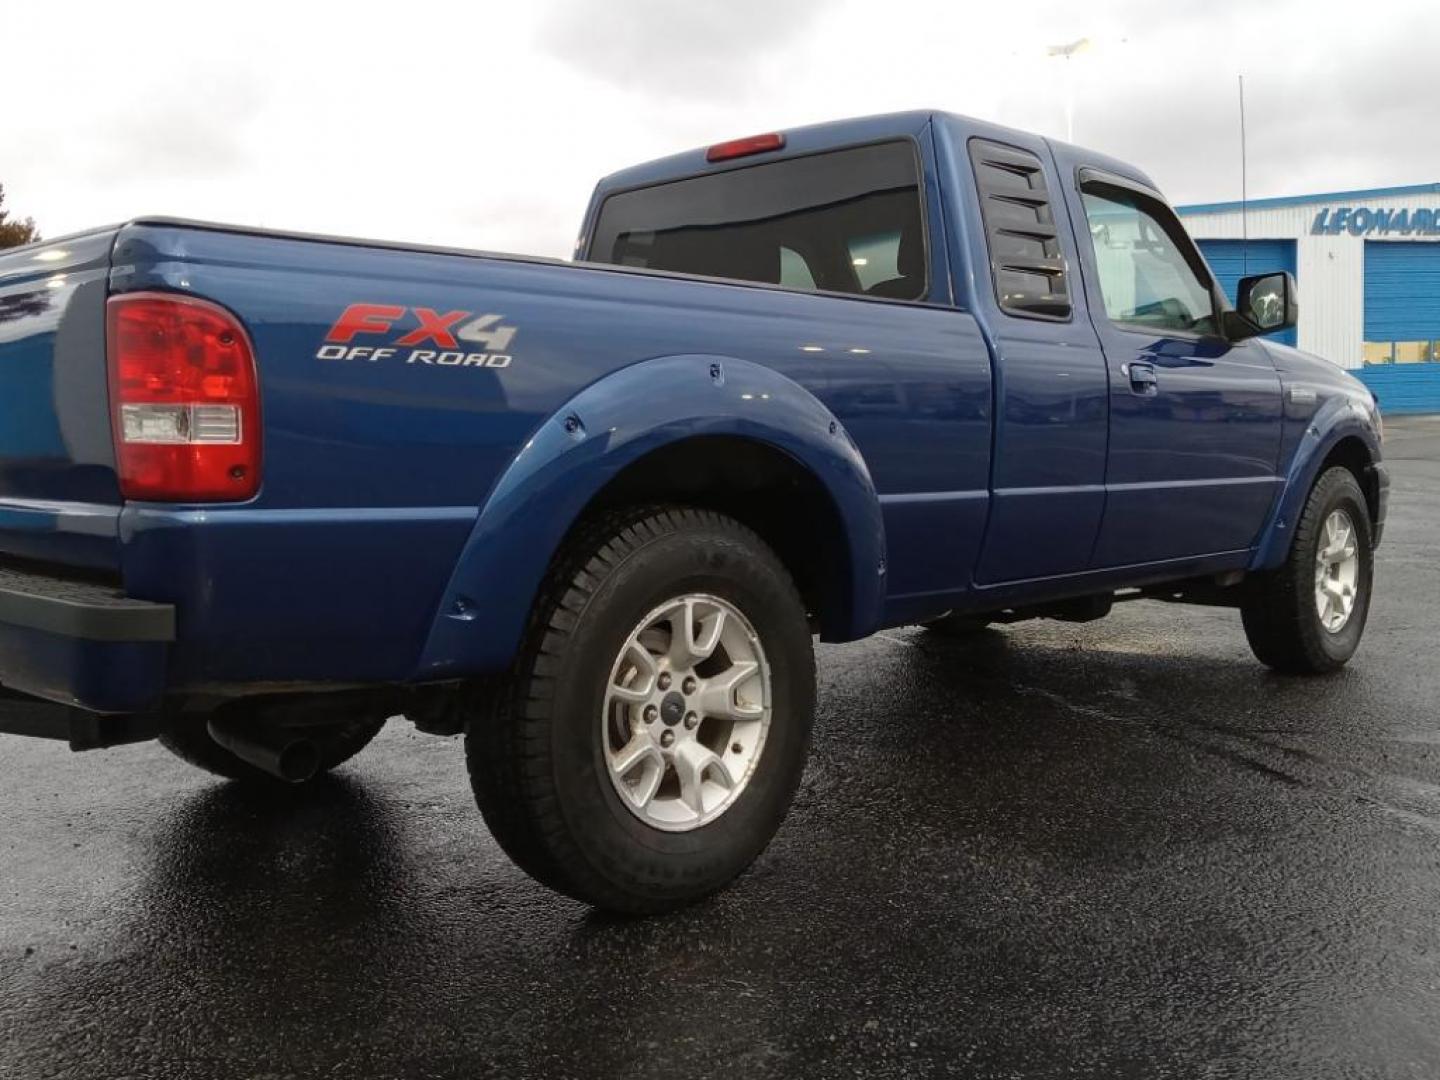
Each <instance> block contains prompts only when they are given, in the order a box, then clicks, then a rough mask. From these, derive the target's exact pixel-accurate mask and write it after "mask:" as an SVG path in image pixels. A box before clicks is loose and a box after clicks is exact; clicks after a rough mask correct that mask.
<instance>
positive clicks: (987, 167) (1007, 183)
mask: <svg viewBox="0 0 1440 1080" xmlns="http://www.w3.org/2000/svg"><path fill="white" fill-rule="evenodd" d="M970 163H971V164H972V165H973V166H974V169H975V185H976V187H977V188H978V189H979V194H980V214H981V217H982V219H983V220H984V222H985V240H986V243H987V245H988V247H989V251H990V273H991V277H992V278H993V279H994V281H995V299H996V300H997V301H998V302H999V304H1000V307H1001V308H1002V309H1003V310H1005V311H1007V312H1009V313H1010V314H1012V315H1019V316H1022V317H1024V318H1030V319H1051V320H1063V319H1068V318H1069V317H1070V312H1071V305H1070V291H1069V287H1068V283H1067V280H1066V271H1065V256H1064V254H1063V253H1062V252H1061V249H1060V237H1059V234H1058V233H1057V231H1056V226H1055V214H1054V212H1053V210H1052V207H1051V204H1050V193H1049V192H1048V191H1047V190H1046V187H1045V170H1044V168H1043V167H1042V166H1041V164H1040V159H1039V158H1037V157H1036V156H1035V155H1034V154H1032V153H1029V152H1028V151H1025V150H1019V149H1017V148H1015V147H1013V146H1005V145H1004V144H1002V143H996V142H990V141H988V140H986V139H971V140H970Z"/></svg>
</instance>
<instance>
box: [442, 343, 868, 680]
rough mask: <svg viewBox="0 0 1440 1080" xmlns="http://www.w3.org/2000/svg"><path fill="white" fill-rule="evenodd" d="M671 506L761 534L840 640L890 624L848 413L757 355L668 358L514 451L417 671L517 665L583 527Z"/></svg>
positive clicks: (604, 385) (596, 393)
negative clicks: (647, 507) (600, 516)
mask: <svg viewBox="0 0 1440 1080" xmlns="http://www.w3.org/2000/svg"><path fill="white" fill-rule="evenodd" d="M660 500H669V501H676V502H683V503H688V504H690V505H697V506H705V507H708V508H711V509H716V510H721V511H723V512H726V513H730V514H732V515H733V516H735V517H736V518H738V519H739V520H741V521H742V522H744V523H745V524H747V525H749V526H750V527H751V528H753V529H755V531H756V532H758V533H759V534H760V535H761V536H762V538H764V539H765V540H766V541H767V542H768V543H770V544H771V546H772V547H774V548H775V549H776V551H777V553H778V554H779V555H780V557H781V559H782V561H784V562H785V563H786V565H787V567H788V568H789V569H790V570H791V572H792V574H794V575H795V577H796V580H797V584H799V585H800V587H801V591H802V596H804V597H805V599H806V602H807V605H813V610H814V612H815V614H816V615H817V617H818V619H819V621H820V625H821V631H822V634H823V636H824V637H826V638H827V639H829V640H848V639H851V638H855V637H861V636H864V635H865V634H866V633H869V632H870V631H871V630H872V629H873V628H874V627H875V625H876V624H877V623H878V621H879V616H880V608H881V603H882V598H883V582H884V579H883V565H884V523H883V519H882V518H881V512H880V504H879V499H878V497H877V495H876V493H875V489H874V485H873V483H872V481H871V479H870V475H869V471H868V469H867V468H866V465H865V462H864V460H863V458H862V457H861V455H860V452H859V450H858V448H857V447H856V446H855V444H854V442H853V441H852V440H851V439H850V437H849V435H848V434H847V433H846V431H845V429H844V427H843V426H842V425H841V424H840V422H839V420H838V419H837V418H836V417H835V416H834V415H833V414H832V413H831V412H830V411H829V410H828V409H827V408H826V407H825V406H824V405H823V404H822V403H821V402H820V401H819V400H818V399H817V398H815V396H814V395H813V394H811V393H810V392H809V391H808V390H806V389H805V388H804V387H801V386H800V385H799V384H797V383H795V382H794V381H793V380H790V379H788V378H786V377H785V376H783V375H781V374H780V373H779V372H776V371H774V370H772V369H769V368H765V367H762V366H760V365H758V364H755V363H752V362H749V361H744V360H738V359H735V358H733V357H723V356H708V355H693V354H692V355H684V356H670V357H660V358H656V359H653V360H647V361H643V362H641V363H638V364H635V365H632V366H630V367H627V368H624V369H622V370H621V371H618V372H616V373H614V374H612V375H610V376H607V377H606V378H604V379H602V380H600V381H599V382H597V383H594V384H592V385H591V386H589V387H587V388H586V389H585V390H583V391H581V393H579V394H578V395H576V396H575V397H574V398H572V399H571V400H570V401H569V402H567V403H566V404H565V405H564V406H562V407H561V408H560V409H558V410H557V411H556V412H555V413H554V414H553V415H552V416H551V417H550V418H549V419H547V420H546V421H545V422H544V423H543V424H542V425H541V426H540V427H539V428H538V429H537V430H536V431H535V433H534V434H533V435H532V436H531V438H530V439H529V440H528V441H527V442H526V443H525V445H524V447H523V448H522V449H521V450H520V452H519V453H517V455H516V457H515V459H514V460H513V461H512V462H511V464H510V466H509V467H508V468H507V469H506V471H505V472H504V474H503V475H502V476H501V478H500V480H499V481H498V482H497V483H496V486H495V488H494V490H493V491H492V492H491V494H490V496H489V498H488V499H487V501H486V503H485V505H484V506H483V507H482V509H481V512H480V515H479V518H478V520H477V521H476V524H475V526H474V528H473V530H472V532H471V535H470V538H469V540H468V541H467V543H466V545H465V547H464V549H463V551H462V553H461V556H460V558H459V560H458V561H457V564H456V567H455V569H454V571H453V572H452V575H451V578H450V582H449V584H448V585H447V587H446V589H445V592H444V594H443V595H442V596H441V598H440V602H439V604H438V606H437V608H436V610H435V613H434V616H433V619H432V621H431V627H430V631H429V634H428V636H427V640H426V643H425V647H424V650H423V652H422V654H421V657H420V660H419V664H418V666H417V671H416V677H417V678H418V679H435V678H445V677H454V676H459V675H468V674H479V673H484V672H489V671H496V670H500V669H502V668H504V667H505V666H506V665H508V664H509V662H510V660H511V658H512V657H513V655H514V653H515V650H516V649H517V648H518V646H519V644H520V641H521V639H522V636H523V633H524V630H525V626H526V623H527V620H528V618H529V615H530V611H531V608H532V607H533V605H534V602H535V598H536V596H537V595H538V593H539V589H540V586H541V584H542V582H543V581H544V578H545V575H546V573H548V571H549V568H550V566H551V564H552V562H553V560H554V558H555V556H556V554H557V552H559V551H560V550H561V548H562V546H563V544H564V543H565V540H566V538H567V537H569V536H570V535H572V533H573V531H574V529H575V528H576V527H577V526H578V525H579V524H580V523H581V522H583V521H585V520H586V519H587V518H588V516H589V515H590V514H592V513H594V512H597V511H600V510H604V509H608V508H612V507H615V506H619V505H624V504H625V503H627V502H633V503H639V502H656V501H660ZM816 552H818V554H819V556H820V557H819V558H818V559H809V558H807V555H810V554H814V553H816Z"/></svg>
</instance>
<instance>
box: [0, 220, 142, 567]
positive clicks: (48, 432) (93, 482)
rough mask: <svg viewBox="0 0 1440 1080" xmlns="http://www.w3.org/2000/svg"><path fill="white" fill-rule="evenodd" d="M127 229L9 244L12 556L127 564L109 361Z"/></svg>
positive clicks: (4, 507)
mask: <svg viewBox="0 0 1440 1080" xmlns="http://www.w3.org/2000/svg"><path fill="white" fill-rule="evenodd" d="M116 231H117V230H115V229H113V228H111V229H104V230H99V231H96V232H91V233H86V234H83V235H79V236H73V237H66V238H65V239H62V240H55V241H51V242H49V243H43V244H36V245H32V246H29V247H24V248H16V249H14V250H11V251H3V252H0V564H3V562H4V561H5V560H6V558H7V557H9V558H15V557H20V558H23V559H27V560H39V561H42V562H45V563H50V564H61V565H69V566H82V567H89V568H92V569H100V570H115V569H116V568H117V567H118V565H119V548H118V543H117V525H118V521H119V513H120V501H121V500H120V490H119V486H118V484H117V482H116V479H115V467H114V465H115V458H114V448H113V445H112V442H111V435H110V407H109V389H108V383H107V376H106V368H105V296H106V290H107V281H106V278H107V274H108V271H109V264H110V249H111V245H112V242H113V240H114V237H115V233H116Z"/></svg>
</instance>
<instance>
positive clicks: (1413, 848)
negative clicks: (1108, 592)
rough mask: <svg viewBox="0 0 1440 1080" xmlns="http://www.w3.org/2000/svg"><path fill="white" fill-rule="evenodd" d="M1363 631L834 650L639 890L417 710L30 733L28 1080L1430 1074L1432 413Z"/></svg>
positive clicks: (1179, 629) (16, 981)
mask: <svg viewBox="0 0 1440 1080" xmlns="http://www.w3.org/2000/svg"><path fill="white" fill-rule="evenodd" d="M1387 452H1388V455H1389V457H1390V460H1391V463H1392V469H1393V475H1394V488H1393V495H1392V510H1391V518H1390V522H1391V523H1390V525H1389V529H1388V532H1387V535H1386V541H1385V544H1384V546H1383V547H1382V548H1381V555H1380V563H1379V570H1378V577H1377V595H1376V599H1375V603H1374V607H1373V609H1372V614H1371V621H1370V626H1369V630H1368V632H1367V634H1366V638H1365V642H1364V645H1363V646H1362V649H1361V652H1360V654H1359V655H1358V656H1357V658H1356V660H1355V661H1354V662H1353V663H1352V665H1351V666H1350V668H1349V669H1348V670H1346V671H1345V672H1344V673H1342V674H1340V675H1338V676H1336V677H1333V678H1328V679H1321V680H1296V679H1287V678H1281V677H1277V676H1275V675H1271V674H1269V673H1268V672H1267V671H1266V670H1265V669H1264V668H1262V667H1260V666H1259V665H1258V664H1257V663H1255V662H1254V661H1253V660H1252V659H1251V658H1250V654H1249V652H1248V650H1247V648H1246V645H1245V641H1244V638H1243V636H1242V634H1241V630H1240V620H1239V616H1238V614H1236V613H1234V612H1230V611H1224V610H1217V609H1207V608H1180V607H1170V606H1164V605H1160V604H1153V603H1137V604H1128V605H1122V606H1121V607H1118V608H1117V609H1116V612H1115V614H1114V615H1113V616H1112V617H1111V618H1109V619H1107V620H1104V621H1102V622H1098V623H1093V624H1088V625H1081V626H1076V625H1066V624H1060V623H1051V622H1038V623H1028V624H1024V625H1021V626H1016V627H1013V628H1008V629H1004V630H1000V631H991V632H987V633H986V634H985V635H983V636H982V637H981V638H980V639H979V640H978V641H975V642H972V643H961V642H948V641H936V640H930V639H928V638H927V636H926V635H925V634H923V633H922V632H920V631H916V630H900V631H894V632H889V633H887V634H884V635H882V636H879V637H876V638H873V639H871V640H870V641H867V642H864V643H860V644H855V645H848V646H843V647H825V648H823V649H822V650H821V665H820V676H821V698H820V713H819V720H818V724H817V733H816V741H815V748H814V752H813V755H812V758H811V764H810V767H809V770H808V771H807V773H806V776H805V781H804V784H803V787H802V790H801V793H800V795H799V798H798V800H797V802H796V805H795V808H794V810H793V812H792V813H791V815H790V818H789V820H788V822H787V824H786V825H785V827H784V829H783V830H782V831H781V833H780V835H779V837H778V838H777V840H776V842H775V843H774V844H773V845H772V846H771V848H770V850H769V851H768V852H767V853H766V854H765V855H764V856H763V857H762V858H761V860H760V862H759V863H758V864H757V865H756V866H755V868H754V869H753V870H752V871H751V872H750V873H749V874H747V875H746V876H745V877H744V878H742V879H741V880H740V881H739V883H738V884H736V885H735V886H734V887H732V888H731V889H730V890H728V891H727V892H725V893H723V894H722V895H720V896H719V897H717V898H716V899H714V900H713V901H711V902H709V903H706V904H704V905H702V906H700V907H698V908H695V909H693V910H691V911H687V912H685V913H682V914H680V915H678V916H673V917H668V918H663V919H653V920H648V921H631V922H627V921H617V920H614V919H609V918H605V917H601V916H597V915H595V914H592V913H590V912H589V911H587V910H586V909H585V908H583V907H581V906H580V905H578V904H575V903H573V902H570V901H568V900H563V899H560V898H557V897H555V896H553V895H551V894H550V893H548V892H546V891H545V890H544V889H542V888H541V887H540V886H538V885H535V884H533V883H532V882H531V881H530V880H529V879H527V878H526V877H524V876H523V875H522V874H521V873H520V872H519V871H518V870H516V869H514V868H513V867H512V866H511V865H510V864H509V863H508V862H507V861H506V860H505V858H504V857H503V856H502V855H501V854H500V852H499V850H498V849H497V848H496V846H495V844H494V843H493V841H491V839H490V837H489V835H488V834H487V833H486V831H485V829H484V825H483V823H482V822H481V820H480V818H479V815H478V813H477V811H476V810H475V808H474V805H473V803H472V802H471V798H470V794H469V790H468V788H467V786H466V782H465V774H464V767H463V761H462V753H461V747H460V744H459V741H458V740H453V739H436V738H432V737H428V736H423V735H419V734H417V733H416V732H415V731H414V730H413V729H412V728H410V727H409V725H407V724H403V723H400V722H396V723H394V724H392V725H391V727H390V728H389V729H387V731H386V732H385V733H384V734H383V735H382V736H381V738H380V739H379V740H378V741H377V742H376V744H375V745H374V746H372V747H371V748H370V749H369V750H367V751H366V752H365V753H364V754H362V755H361V756H360V757H359V758H358V759H357V760H356V761H355V762H354V763H353V764H352V765H351V766H349V767H347V768H345V769H343V770H341V771H340V772H339V773H337V774H336V775H335V776H334V777H333V778H330V779H327V780H326V781H324V782H322V783H320V784H319V785H318V786H317V787H315V788H314V789H312V790H308V791H305V792H303V793H297V794H294V795H287V796H285V797H282V798H278V799H277V798H276V797H275V796H273V795H256V794H254V793H251V792H248V791H246V790H243V789H241V788H239V787H236V786H232V785H228V784H225V783H221V782H218V781H215V780H213V779H211V778H209V777H207V776H205V775H204V774H201V773H199V772H197V771H194V770H192V769H190V768H189V767H187V766H185V765H183V764H182V763H181V762H180V761H178V760H176V759H173V758H171V757H170V756H169V755H168V754H166V753H165V751H163V750H161V749H160V748H159V747H157V746H153V745H149V746H138V747H127V748H119V749H115V750H109V751H104V752H99V753H91V754H85V755H72V754H71V753H70V752H69V751H68V750H67V749H65V748H64V747H63V746H61V745H57V744H48V743H39V742H30V741H26V740H22V739H18V738H13V737H8V736H0V829H3V831H0V1077H5V1078H11V1077H15V1078H20V1077H24V1078H29V1077H104V1078H106V1080H119V1078H122V1077H165V1078H169V1077H196V1078H220V1077H247V1078H257V1077H292V1076H294V1077H312V1076H315V1077H322V1076H323V1077H405V1078H411V1077H414V1078H423V1077H487V1076H503V1077H507V1078H517V1080H518V1078H523V1077H622V1076H623V1077H632V1078H633V1077H665V1078H671V1077H676V1078H678V1077H708V1076H716V1077H720V1076H723V1077H727V1078H742V1080H743V1078H747V1077H772V1076H774V1077H792V1076H800V1075H816V1076H861V1077H888V1076H925V1075H945V1074H953V1075H962V1076H985V1077H992V1076H993V1077H1012V1076H1046V1077H1050V1076H1094V1077H1129V1076H1135V1077H1168V1076H1175V1077H1195V1076H1206V1077H1232V1076H1233V1077H1240V1076H1245V1077H1265V1078H1281V1077H1304V1078H1306V1080H1314V1078H1329V1077H1342V1076H1355V1077H1359V1076H1365V1077H1369V1076H1377V1077H1380V1076H1383V1077H1434V1076H1437V1075H1440V698H1437V690H1440V663H1437V654H1436V651H1435V642H1436V640H1437V637H1440V605H1437V603H1436V601H1437V599H1440V419H1437V420H1434V421H1429V420H1421V421H1410V422H1408V423H1401V422H1392V423H1391V425H1390V431H1389V442H1388V445H1387Z"/></svg>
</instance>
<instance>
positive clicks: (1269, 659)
mask: <svg viewBox="0 0 1440 1080" xmlns="http://www.w3.org/2000/svg"><path fill="white" fill-rule="evenodd" d="M1374 558H1375V555H1374V546H1373V543H1372V538H1371V530H1370V512H1369V509H1368V508H1367V507H1366V504H1365V496H1364V494H1363V493H1362V492H1361V490H1360V485H1359V483H1358V482H1357V481H1356V480H1355V476H1354V474H1353V473H1351V472H1350V470H1349V469H1344V468H1333V469H1329V470H1327V471H1326V472H1325V473H1324V475H1322V476H1321V477H1320V479H1319V480H1317V481H1316V482H1315V486H1314V488H1312V489H1311V491H1310V497H1309V499H1307V500H1306V503H1305V509H1304V510H1303V511H1302V512H1301V514H1300V519H1299V521H1298V522H1297V523H1296V526H1295V535H1294V537H1293V538H1292V540H1291V542H1290V551H1289V554H1288V555H1287V557H1286V560H1285V564H1284V565H1283V566H1281V567H1280V568H1279V569H1277V570H1273V571H1270V572H1269V573H1266V574H1264V575H1261V576H1260V577H1259V578H1258V579H1257V580H1256V581H1254V582H1252V583H1251V585H1250V593H1249V595H1248V596H1247V598H1246V600H1245V602H1244V603H1243V605H1242V606H1241V609H1240V613H1241V616H1242V618H1243V621H1244V624H1245V636H1246V638H1247V639H1248V640H1249V642H1250V648H1251V651H1253V652H1254V653H1255V656H1256V657H1257V658H1258V659H1259V660H1260V661H1261V662H1262V663H1264V664H1268V665H1269V666H1270V667H1272V668H1275V669H1276V670H1277V671H1284V672H1290V673H1294V674H1310V675H1314V674H1321V673H1323V672H1327V671H1334V670H1336V669H1337V668H1340V667H1342V666H1344V664H1345V662H1346V661H1347V660H1349V659H1350V657H1351V656H1353V655H1354V653H1355V650H1356V649H1357V648H1358V647H1359V645H1360V637H1361V635H1362V634H1364V632H1365V620H1366V618H1367V617H1368V616H1369V612H1370V591H1371V584H1372V581H1373V577H1374V569H1375V564H1374Z"/></svg>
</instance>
